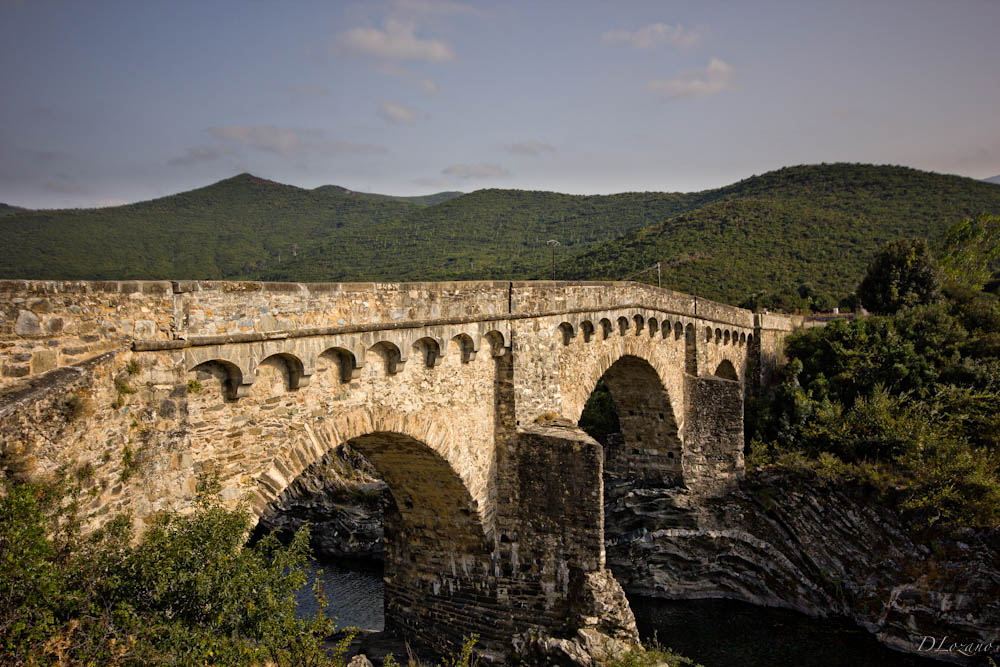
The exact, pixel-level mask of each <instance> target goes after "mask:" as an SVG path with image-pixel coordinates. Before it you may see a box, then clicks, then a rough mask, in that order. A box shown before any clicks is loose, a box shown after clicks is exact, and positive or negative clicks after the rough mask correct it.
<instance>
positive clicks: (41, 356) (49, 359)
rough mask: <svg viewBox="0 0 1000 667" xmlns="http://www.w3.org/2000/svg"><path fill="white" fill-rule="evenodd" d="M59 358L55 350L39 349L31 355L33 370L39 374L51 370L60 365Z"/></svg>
mask: <svg viewBox="0 0 1000 667" xmlns="http://www.w3.org/2000/svg"><path fill="white" fill-rule="evenodd" d="M58 360H59V357H58V355H57V354H56V352H55V350H38V351H37V352H35V353H34V354H33V355H31V372H32V373H35V374H37V373H44V372H45V371H51V370H52V369H53V368H55V367H56V366H57V365H58Z"/></svg>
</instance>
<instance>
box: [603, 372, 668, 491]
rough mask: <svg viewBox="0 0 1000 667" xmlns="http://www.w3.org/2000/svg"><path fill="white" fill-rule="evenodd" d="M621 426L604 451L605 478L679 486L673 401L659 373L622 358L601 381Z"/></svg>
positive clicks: (626, 483)
mask: <svg viewBox="0 0 1000 667" xmlns="http://www.w3.org/2000/svg"><path fill="white" fill-rule="evenodd" d="M602 379H603V380H604V384H605V386H607V388H608V391H609V392H610V393H611V398H612V400H613V401H614V404H615V411H616V412H617V413H618V422H619V424H620V425H621V439H620V440H618V441H613V442H610V443H609V444H608V446H607V447H605V463H604V470H605V477H606V479H608V480H613V481H614V483H615V484H624V485H627V486H629V487H631V486H634V485H640V486H643V485H650V486H659V487H666V486H675V485H678V484H681V483H682V481H683V471H682V461H681V456H682V449H683V448H682V443H681V439H680V433H679V429H678V426H677V419H676V418H675V416H674V410H673V406H672V404H671V401H670V396H669V395H668V393H667V390H666V388H665V387H664V385H663V382H662V381H661V380H660V376H659V375H658V374H657V372H656V370H655V369H654V368H653V367H652V366H651V365H650V363H649V362H648V361H646V360H644V359H642V358H640V357H636V356H632V355H622V356H621V357H620V358H619V359H618V360H617V361H615V362H614V363H613V364H611V366H610V367H609V368H608V369H607V370H606V371H605V372H604V374H603V375H602Z"/></svg>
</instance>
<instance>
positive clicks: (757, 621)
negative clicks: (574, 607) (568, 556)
mask: <svg viewBox="0 0 1000 667" xmlns="http://www.w3.org/2000/svg"><path fill="white" fill-rule="evenodd" d="M317 577H318V578H319V580H320V582H321V584H322V586H323V590H324V593H325V595H326V597H327V600H328V602H329V608H328V613H329V614H330V615H331V616H335V617H336V618H337V625H338V627H347V626H357V627H360V628H362V629H365V630H376V631H377V630H382V628H383V625H384V617H383V614H382V594H383V593H382V591H383V588H382V578H381V573H380V572H379V571H378V570H374V569H368V568H365V569H358V568H356V567H345V566H343V565H340V564H336V563H319V562H316V561H314V562H313V563H311V565H310V569H309V579H310V580H309V583H308V584H307V585H306V587H305V588H304V589H303V590H302V591H301V592H300V594H299V596H298V600H299V610H300V612H302V613H309V612H314V611H315V609H316V602H315V599H314V598H313V596H312V593H311V590H312V589H311V586H312V582H313V581H315V580H316V578H317ZM629 602H630V604H631V606H632V609H633V611H634V612H635V615H636V623H637V624H638V626H639V633H640V635H641V636H642V638H643V639H651V638H653V637H654V636H655V637H656V638H657V639H658V640H659V642H660V643H661V644H663V645H664V646H669V647H671V648H673V649H674V650H675V651H677V652H679V653H681V654H683V655H686V656H687V657H689V658H691V659H692V660H694V661H696V662H698V663H700V664H702V665H704V667H731V666H732V665H740V666H741V667H775V666H779V665H780V666H782V667H784V666H786V665H796V667H886V666H890V667H896V666H898V667H930V666H933V665H938V666H940V665H942V664H943V663H940V662H937V661H932V660H929V659H926V658H919V657H917V656H912V655H908V654H904V653H900V652H898V651H893V650H892V649H889V648H886V647H885V646H883V645H882V644H880V643H879V642H878V641H877V640H876V639H875V637H873V636H872V635H871V634H870V633H868V632H867V631H865V630H863V629H861V628H859V627H857V626H856V625H854V624H852V623H850V622H849V621H846V620H830V619H816V618H810V617H808V616H805V615H803V614H799V613H796V612H793V611H787V610H783V609H770V608H766V607H756V606H754V605H750V604H746V603H743V602H735V601H732V600H682V601H672V600H660V599H655V598H639V597H630V598H629Z"/></svg>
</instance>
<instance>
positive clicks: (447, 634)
mask: <svg viewBox="0 0 1000 667" xmlns="http://www.w3.org/2000/svg"><path fill="white" fill-rule="evenodd" d="M765 325H766V326H765ZM792 325H793V322H792V321H791V320H788V319H787V318H778V317H776V316H768V317H767V318H766V321H765V320H763V319H762V316H755V315H753V314H752V313H749V312H748V311H745V310H742V309H739V308H733V307H730V306H725V305H721V304H715V303H712V302H706V301H704V300H702V299H698V298H695V297H692V296H688V295H683V294H678V293H675V292H670V291H668V290H660V289H656V288H652V287H649V286H646V285H639V284H634V283H559V282H551V283H549V282H540V283H509V282H482V283H411V284H266V283H216V282H128V283H110V282H109V283H86V282H42V281H2V282H0V369H2V374H3V376H2V378H0V468H2V470H0V472H3V473H4V474H18V475H27V476H32V475H33V476H44V475H47V474H53V473H54V472H55V471H56V470H57V469H59V468H60V467H62V466H70V467H71V468H73V469H78V470H80V471H81V472H80V475H81V476H83V477H85V478H87V479H90V480H92V482H90V484H91V487H90V488H91V491H90V493H91V496H90V497H91V498H92V500H91V502H90V504H89V506H88V507H86V508H85V511H86V513H87V519H88V520H89V522H90V524H91V525H98V524H100V523H101V522H102V521H104V520H105V519H106V518H107V517H108V516H110V515H111V514H112V513H114V512H117V511H121V510H128V511H131V513H132V515H133V517H134V518H135V520H136V522H137V523H138V524H139V526H140V527H141V526H142V524H143V523H144V522H145V520H147V519H148V518H149V517H151V516H152V515H153V514H154V513H155V512H157V511H160V510H173V511H181V512H185V511H190V510H191V509H192V508H193V506H194V499H195V493H196V488H197V483H198V480H199V478H201V477H204V476H207V475H211V476H215V477H217V479H218V480H219V482H220V483H221V488H222V491H221V493H222V497H223V499H225V500H226V501H227V502H228V503H230V504H234V505H235V504H236V503H238V502H239V501H240V500H241V499H245V500H246V501H247V502H248V503H249V504H250V506H251V507H252V508H253V510H254V511H255V512H257V514H258V515H261V514H263V513H264V512H265V510H266V508H267V507H268V506H269V505H270V504H271V503H273V502H275V500H276V499H278V498H279V496H281V494H282V493H283V492H284V491H285V490H286V489H287V488H288V487H289V486H290V485H292V484H293V483H294V482H295V480H296V479H297V478H298V477H299V475H300V474H301V473H302V472H303V471H304V470H306V469H307V468H308V467H309V466H310V465H312V464H314V463H315V462H317V461H319V460H321V459H322V458H323V457H324V456H327V455H328V454H329V453H330V452H331V451H333V450H335V449H336V448H338V447H340V446H341V445H343V444H345V443H349V444H350V446H351V447H353V448H354V449H356V450H357V451H359V452H360V453H362V454H363V455H364V456H365V457H366V458H367V459H368V460H369V461H371V463H372V464H373V465H374V466H375V468H376V469H377V470H378V472H379V475H380V476H381V477H382V478H383V479H384V480H385V482H386V483H387V485H388V488H389V492H390V494H391V501H392V502H391V503H389V507H388V508H387V509H386V512H385V524H386V539H385V563H386V564H385V567H386V569H385V579H386V586H385V591H386V600H385V604H386V623H387V626H388V627H389V628H392V629H396V630H397V631H399V632H401V633H403V634H406V635H409V636H419V637H421V638H423V639H424V640H426V641H429V642H430V643H432V644H434V645H435V646H437V647H439V648H444V649H451V648H453V647H455V646H456V645H458V644H460V643H461V641H462V637H463V635H467V634H470V633H472V632H475V633H478V634H479V635H480V637H481V638H482V639H481V646H483V647H484V649H485V652H486V655H487V656H488V657H490V656H491V657H494V658H498V659H499V658H501V657H502V656H503V655H504V654H505V653H506V652H507V651H509V650H510V646H511V641H512V638H513V637H514V636H515V635H517V634H519V633H525V632H527V633H529V635H531V636H534V637H550V638H551V639H552V640H553V641H554V642H555V643H556V644H559V642H560V641H563V640H564V639H565V640H567V641H568V638H570V637H577V640H574V641H578V642H583V643H584V644H585V643H587V642H590V643H593V642H595V641H597V638H598V637H611V638H617V639H624V640H630V639H634V637H635V630H634V623H633V621H632V620H631V615H630V613H628V614H626V613H624V612H623V611H622V605H623V604H624V602H623V600H624V597H622V595H621V590H620V588H618V587H617V584H614V580H613V579H612V578H611V577H610V575H608V574H607V571H606V570H605V568H604V537H605V536H604V524H603V520H602V506H603V503H602V497H603V496H602V494H603V485H602V478H603V476H604V470H605V466H607V469H608V470H609V472H611V473H615V474H618V475H619V476H620V477H622V478H625V477H628V476H632V477H638V478H641V479H643V480H649V481H654V482H656V483H658V484H660V485H671V486H678V487H683V488H686V489H688V490H689V492H690V493H692V494H694V495H696V496H697V495H701V496H706V497H709V496H716V495H719V494H722V493H726V492H727V491H728V490H729V489H731V488H733V485H734V484H735V483H736V482H737V481H738V480H739V478H740V477H741V476H742V472H743V460H742V401H743V397H744V395H745V394H746V393H748V392H752V391H753V385H754V383H755V382H756V381H757V380H758V379H759V378H760V377H761V375H762V374H764V373H766V371H767V364H769V363H771V361H772V360H775V359H777V358H778V355H779V350H780V342H781V337H782V335H783V334H784V333H787V332H788V331H790V330H791V329H792ZM98 355H103V356H98ZM95 357H96V358H95ZM88 359H90V361H87V360H88ZM602 377H604V378H605V380H606V382H607V384H608V386H609V388H610V390H611V391H612V394H613V395H614V398H615V402H616V405H617V406H618V409H619V412H620V413H621V414H622V424H623V430H624V442H623V443H622V445H621V447H620V448H619V449H618V450H617V451H613V452H610V453H609V456H608V461H607V462H605V460H604V453H603V451H602V448H601V447H600V445H598V444H597V443H596V442H594V441H593V440H591V439H590V438H589V437H587V436H586V435H584V434H583V433H582V432H580V431H579V430H577V429H576V428H575V427H572V424H575V423H576V422H577V421H578V419H579V416H580V413H581V411H582V409H583V406H584V404H585V403H586V400H587V398H588V397H589V395H590V393H591V392H592V391H593V388H594V386H595V384H596V383H597V381H598V380H599V379H600V378H602ZM559 424H564V425H563V426H560V425H559ZM567 425H568V426H567ZM609 582H610V583H609ZM612 584H614V585H612ZM624 609H626V610H627V605H624ZM581 632H582V634H580V633H581ZM559 645H560V646H561V645H562V644H559ZM581 645H582V644H581Z"/></svg>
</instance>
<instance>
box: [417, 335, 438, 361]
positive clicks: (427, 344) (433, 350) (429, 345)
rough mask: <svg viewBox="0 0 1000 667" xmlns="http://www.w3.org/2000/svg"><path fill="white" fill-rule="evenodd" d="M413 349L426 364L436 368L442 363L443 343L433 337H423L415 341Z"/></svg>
mask: <svg viewBox="0 0 1000 667" xmlns="http://www.w3.org/2000/svg"><path fill="white" fill-rule="evenodd" d="M413 351H414V353H416V354H418V355H419V356H420V358H421V359H423V361H424V366H426V367H427V368H434V367H435V366H437V365H438V364H440V363H441V345H440V344H439V343H438V342H437V341H436V340H434V339H433V338H426V337H425V338H421V339H420V340H418V341H416V342H415V343H413Z"/></svg>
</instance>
